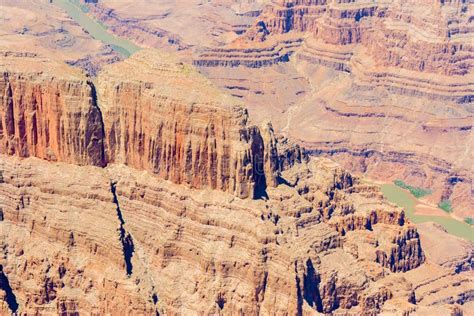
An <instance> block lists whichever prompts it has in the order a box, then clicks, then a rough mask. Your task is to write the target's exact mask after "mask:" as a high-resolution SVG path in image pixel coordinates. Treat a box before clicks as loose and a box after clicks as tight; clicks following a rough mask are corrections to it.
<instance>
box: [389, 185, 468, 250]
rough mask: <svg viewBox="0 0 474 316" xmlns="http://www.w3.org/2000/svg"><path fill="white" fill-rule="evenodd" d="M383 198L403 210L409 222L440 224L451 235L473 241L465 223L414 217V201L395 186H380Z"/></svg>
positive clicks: (436, 217)
mask: <svg viewBox="0 0 474 316" xmlns="http://www.w3.org/2000/svg"><path fill="white" fill-rule="evenodd" d="M381 189H382V192H383V194H384V196H385V197H386V198H387V199H388V200H389V201H390V202H392V203H395V204H397V205H398V206H400V207H402V208H404V209H405V214H406V215H407V216H408V218H409V219H410V221H411V222H413V223H415V224H420V223H424V222H435V223H438V224H440V225H441V226H443V227H444V229H446V231H447V232H448V233H450V234H452V235H455V236H458V237H461V238H464V239H467V240H470V241H474V228H473V227H472V226H470V225H469V224H467V223H464V222H461V221H458V220H455V219H454V218H451V217H442V216H428V215H415V204H416V202H417V201H416V199H415V198H414V197H413V196H412V195H411V194H410V193H409V191H407V190H405V189H402V188H400V187H398V186H396V185H395V184H382V185H381Z"/></svg>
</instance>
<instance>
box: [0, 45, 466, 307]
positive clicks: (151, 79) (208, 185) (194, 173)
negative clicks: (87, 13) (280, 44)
mask: <svg viewBox="0 0 474 316" xmlns="http://www.w3.org/2000/svg"><path fill="white" fill-rule="evenodd" d="M32 60H33V61H32ZM2 61H3V62H4V66H2V67H3V68H4V69H2V71H3V72H4V73H8V76H4V79H3V80H4V84H3V87H4V88H3V89H4V91H3V92H4V93H3V95H5V94H6V97H4V102H3V103H2V111H3V112H2V113H10V112H9V111H10V109H11V108H12V109H14V112H13V115H10V114H5V115H7V116H6V118H5V119H3V115H2V119H3V120H5V122H6V123H7V124H6V125H5V126H11V125H13V126H22V125H21V124H19V123H20V122H22V119H21V118H22V115H21V114H22V113H23V112H21V111H20V112H17V111H16V110H17V109H25V108H27V109H28V111H25V113H27V114H28V115H32V112H33V114H35V115H37V116H35V117H36V118H37V119H36V120H35V121H34V122H41V123H42V124H43V122H50V121H56V122H57V121H59V122H60V123H61V124H65V125H64V126H69V125H68V124H77V127H78V130H77V132H76V133H72V132H68V133H66V132H63V130H64V131H66V130H67V128H62V127H61V126H63V125H61V124H59V125H52V124H51V125H48V126H50V127H49V129H48V131H50V130H51V128H53V127H54V129H52V130H51V134H52V135H53V134H54V135H57V136H58V137H56V138H55V139H59V140H60V142H58V144H61V146H60V147H57V148H56V147H54V146H53V150H57V149H58V148H59V150H58V151H57V154H56V156H55V157H54V159H52V157H51V156H44V155H42V154H41V153H42V152H43V151H44V150H46V148H43V147H41V146H45V144H47V142H34V141H24V142H20V144H22V145H21V146H22V147H18V148H24V150H23V151H18V150H15V151H12V150H10V151H8V150H6V149H8V148H10V147H8V146H9V144H16V143H15V142H13V141H12V140H11V139H13V140H17V139H19V135H23V136H22V137H21V138H20V139H21V140H22V141H23V139H25V138H26V140H29V139H32V138H31V135H34V133H33V132H34V129H33V130H32V129H26V130H25V134H18V133H19V132H17V130H19V129H18V128H14V129H8V128H7V129H6V133H7V132H8V134H5V135H2V136H3V137H4V138H5V137H7V136H8V137H9V138H8V137H7V139H6V140H5V142H4V143H2V144H4V145H2V146H4V147H2V148H5V150H6V151H5V152H3V153H2V154H0V171H1V172H0V174H1V177H0V192H1V193H0V235H1V236H2V237H1V238H0V242H1V245H2V247H1V249H2V257H1V258H0V266H1V269H0V308H1V309H0V311H1V312H2V313H4V314H8V313H19V314H40V315H41V314H76V313H80V314H83V313H92V314H99V315H100V314H107V313H108V314H129V315H143V314H145V315H150V314H157V313H158V314H190V313H204V314H219V313H220V314H237V313H243V314H264V315H267V314H300V315H302V314H304V315H310V314H317V313H320V314H321V313H323V314H328V313H336V314H341V315H350V314H366V315H373V314H378V313H386V314H395V313H403V314H416V313H418V314H423V313H425V314H436V313H439V314H449V313H457V314H458V315H459V314H460V313H462V312H463V310H464V311H466V312H467V309H466V308H468V307H469V304H470V303H469V302H471V301H472V299H473V297H472V292H473V286H472V285H473V276H472V271H469V270H470V269H472V267H471V268H469V265H472V256H469V255H468V256H466V255H464V254H462V253H465V252H469V251H470V252H472V244H467V245H466V244H462V243H460V242H459V241H456V240H454V241H453V242H454V243H456V245H458V244H459V245H458V246H457V247H458V249H464V250H459V253H460V254H461V255H459V256H455V258H454V259H448V261H445V260H443V259H442V258H441V259H440V258H436V256H434V255H433V254H431V251H432V249H433V248H432V247H428V248H427V249H428V250H427V251H424V250H423V247H424V246H423V239H420V235H419V233H418V231H417V229H416V227H415V226H414V225H413V224H411V223H410V222H409V221H408V220H407V219H406V218H405V213H404V211H403V210H402V209H400V208H397V207H396V206H394V205H392V204H390V203H388V202H387V201H385V200H384V199H383V198H382V196H381V194H380V192H379V191H378V189H377V187H375V186H370V185H366V184H363V183H361V181H360V180H359V179H358V178H356V177H354V176H352V175H351V174H350V173H348V172H347V171H345V170H343V169H341V168H340V167H338V165H337V164H335V163H334V162H332V161H330V160H327V159H325V158H313V157H310V156H308V154H307V153H306V151H305V150H304V149H303V148H301V147H300V146H298V145H297V144H294V143H293V142H292V141H291V140H289V139H287V138H282V137H276V136H275V135H274V133H273V129H272V127H271V125H270V124H269V123H267V124H264V125H263V126H261V127H257V126H254V125H252V124H251V123H250V122H249V120H248V117H247V114H246V111H245V108H244V107H242V106H241V105H240V104H239V102H238V101H235V100H234V99H233V98H230V97H227V96H226V95H224V94H223V93H222V92H221V91H220V90H218V89H217V88H215V87H214V86H212V84H210V82H209V81H207V80H206V79H205V78H203V77H202V76H201V75H199V74H198V73H197V72H196V71H195V69H194V68H193V67H192V66H189V65H185V64H182V63H180V62H177V61H176V60H173V59H172V57H170V56H167V55H163V54H158V53H156V52H152V51H143V52H140V53H137V54H136V55H134V56H133V57H132V58H131V59H129V60H127V61H126V62H123V63H122V64H117V65H112V66H109V67H107V68H106V69H105V70H104V72H103V73H102V74H101V75H99V77H98V78H97V80H96V82H95V83H93V82H90V81H89V82H88V81H87V80H86V77H82V79H81V75H80V74H78V73H77V71H73V70H70V69H69V68H67V67H66V66H60V65H59V64H56V63H55V62H52V61H48V60H45V59H43V58H40V57H37V56H31V55H27V56H23V57H21V56H20V55H18V54H12V53H8V54H7V53H5V54H4V55H3V58H2ZM16 63H20V64H23V65H28V64H31V65H35V66H34V67H33V66H31V68H30V67H27V68H25V69H23V70H22V68H21V67H20V68H16V67H14V68H12V69H16V71H13V70H11V71H7V70H8V69H10V67H11V66H9V65H14V64H16ZM55 65H56V66H55ZM35 67H37V68H35ZM31 69H32V70H33V71H31ZM39 69H41V71H40V70H39ZM57 70H59V72H56V71H57ZM35 71H36V72H35ZM45 77H46V78H49V80H46V79H45ZM11 78H13V79H15V80H13V79H11ZM18 78H20V79H21V78H29V79H28V80H24V81H21V80H20V81H18V80H19V79H18ZM58 82H63V83H64V84H58ZM81 83H83V84H81ZM35 85H36V88H35V89H37V90H38V91H40V92H41V91H43V92H44V93H38V94H34V93H33V94H32V91H33V90H34V89H33V87H35ZM9 87H10V88H9ZM13 87H15V88H13ZM52 87H54V89H52ZM68 87H71V88H68ZM49 89H52V90H51V91H52V96H54V97H53V99H52V100H55V101H56V102H51V99H49V98H50V97H51V96H50V95H48V94H47V93H46V92H48V91H49ZM9 91H11V96H10V94H9V93H10V92H9ZM78 91H80V92H81V93H82V94H79V93H78ZM79 96H80V97H79ZM66 97H67V98H66ZM33 100H36V101H33ZM45 100H48V101H47V102H46V101H45ZM37 103H40V104H42V105H43V108H42V109H40V108H39V107H35V108H31V106H32V105H37ZM84 107H85V109H91V108H94V109H97V112H96V111H83V110H84ZM79 110H81V111H79ZM77 111H79V114H78V112H77ZM18 113H19V114H18ZM95 113H98V114H100V120H94V124H89V125H87V124H85V125H84V124H83V122H87V121H89V120H90V119H91V117H95V115H96V114H95ZM66 119H67V120H66ZM12 121H13V122H12ZM28 122H29V121H28ZM25 126H30V125H28V124H26V125H25ZM81 127H84V128H85V130H84V132H82V130H81ZM86 127H87V128H86ZM36 130H41V129H36ZM91 130H92V131H94V133H95V131H96V130H100V131H102V134H94V135H95V137H94V138H95V141H94V142H93V143H94V144H100V145H99V148H102V150H103V153H104V156H103V157H104V158H103V159H104V160H99V161H101V162H103V165H102V164H97V163H94V162H95V160H93V159H92V158H91V157H96V156H95V155H92V156H91V155H89V151H88V150H87V148H89V146H82V145H80V146H78V147H77V151H72V150H71V151H66V153H67V155H66V154H64V151H61V149H62V148H63V145H64V146H66V148H74V149H75V150H76V147H74V146H72V145H70V144H84V141H85V139H86V138H87V137H86V136H85V135H88V133H90V131H91ZM11 131H14V132H15V133H10V132H11ZM30 134H31V135H30ZM38 135H39V133H38ZM101 137H102V138H101ZM86 143H87V142H86ZM70 146H72V147H70ZM15 148H16V147H15ZM94 152H95V151H94ZM99 152H101V151H100V150H99ZM26 156H30V157H29V158H26V159H25V157H26ZM38 158H40V159H38ZM87 159H92V160H87ZM53 160H55V161H53ZM196 165H197V166H196ZM103 166H104V167H103ZM252 198H253V199H252ZM435 234H437V233H435ZM427 244H428V245H429V244H430V241H429V240H428V241H427ZM446 262H453V263H454V265H453V264H451V263H446ZM454 266H455V267H462V268H460V269H458V268H455V267H454ZM124 303H125V304H124Z"/></svg>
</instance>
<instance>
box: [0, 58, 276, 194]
mask: <svg viewBox="0 0 474 316" xmlns="http://www.w3.org/2000/svg"><path fill="white" fill-rule="evenodd" d="M2 56H3V59H2V60H3V64H2V65H1V66H2V68H3V69H4V71H3V73H4V76H3V80H2V86H1V88H2V90H3V91H2V96H3V97H2V99H1V101H2V112H1V116H2V125H1V126H0V127H1V129H0V130H1V132H2V133H1V136H2V138H1V139H2V147H1V152H3V153H7V154H11V155H17V156H20V157H28V156H34V157H38V158H43V159H47V160H51V161H63V162H69V163H76V164H80V165H83V164H90V165H97V166H104V165H106V164H107V163H109V162H115V163H125V164H127V165H130V166H132V167H135V168H137V169H145V170H149V171H151V172H153V173H156V174H159V175H160V176H162V177H163V178H165V179H170V180H172V181H173V182H176V183H186V184H188V185H190V186H192V187H196V188H202V187H210V188H214V189H220V190H222V191H230V192H232V193H235V194H236V195H237V196H239V197H249V196H250V197H254V196H256V195H258V194H262V192H264V191H265V188H266V186H267V185H276V184H277V177H278V169H277V168H278V166H277V165H276V164H273V163H272V162H271V158H272V155H274V154H273V152H274V148H273V147H274V146H275V144H274V141H273V138H274V135H273V131H272V130H271V127H265V128H264V129H263V134H262V132H261V131H260V129H259V128H258V127H256V126H253V125H251V124H248V116H247V112H246V110H245V108H243V107H242V106H241V105H239V104H238V103H236V102H235V100H233V99H232V98H229V97H227V96H225V95H223V94H222V93H221V92H220V91H219V90H217V89H216V88H214V87H212V86H211V85H210V83H209V82H206V79H205V78H204V77H202V76H201V75H199V74H198V73H197V72H196V71H195V70H194V69H193V68H192V66H188V65H183V64H180V63H178V62H177V61H175V60H173V59H172V57H171V56H168V55H163V54H157V53H156V52H147V51H144V52H140V53H137V54H136V55H135V56H134V57H133V58H131V59H129V60H127V61H125V62H123V63H121V64H118V65H112V66H110V67H109V68H108V69H107V70H105V71H104V72H103V74H102V75H101V76H99V78H98V79H97V85H98V87H99V89H98V91H96V88H95V85H94V83H92V82H91V81H87V80H85V78H84V77H81V75H80V72H79V71H73V70H72V69H69V68H67V67H65V66H64V65H62V64H58V63H55V62H53V61H49V60H46V59H43V58H40V57H37V56H35V55H27V56H24V55H23V54H21V53H13V52H5V53H3V55H2ZM170 59H171V60H170ZM166 60H167V61H166ZM17 64H18V65H20V68H16V67H15V66H14V65H17ZM22 68H24V69H22ZM35 69H36V70H35ZM39 69H41V70H39ZM124 73H127V74H129V75H130V77H128V78H129V80H122V81H118V79H117V78H118V76H122V78H123V74H124ZM98 100H99V101H100V102H101V104H100V107H101V108H102V109H99V107H98V106H97V102H98ZM101 111H102V112H103V113H102V112H101ZM264 138H265V143H264ZM264 171H267V173H266V174H265V173H264Z"/></svg>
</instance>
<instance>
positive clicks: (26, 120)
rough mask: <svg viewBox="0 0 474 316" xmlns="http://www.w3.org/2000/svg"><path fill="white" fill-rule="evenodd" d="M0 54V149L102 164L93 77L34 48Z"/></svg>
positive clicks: (21, 155) (70, 161)
mask: <svg viewBox="0 0 474 316" xmlns="http://www.w3.org/2000/svg"><path fill="white" fill-rule="evenodd" d="M0 56H1V61H0V63H1V65H0V67H1V68H2V77H1V79H0V90H1V93H0V102H1V109H0V152H1V153H4V154H9V155H17V156H20V157H29V156H34V157H39V158H42V159H47V160H51V161H64V162H69V163H74V164H79V165H94V166H104V165H105V157H104V147H103V140H104V131H103V126H102V117H101V113H100V109H99V108H98V106H97V104H96V99H95V96H94V87H93V85H92V83H91V82H90V81H87V80H86V79H85V78H84V77H83V76H82V75H81V73H80V71H77V70H74V69H71V68H69V67H65V65H62V64H59V63H55V62H50V61H48V60H45V59H43V58H40V57H37V56H35V55H34V54H32V55H27V56H24V55H23V54H21V53H9V52H2V53H1V55H0ZM23 62H24V63H23ZM49 67H51V68H49ZM46 68H49V69H47V70H48V72H49V73H45V72H44V69H46ZM51 74H61V77H60V78H58V77H55V75H51Z"/></svg>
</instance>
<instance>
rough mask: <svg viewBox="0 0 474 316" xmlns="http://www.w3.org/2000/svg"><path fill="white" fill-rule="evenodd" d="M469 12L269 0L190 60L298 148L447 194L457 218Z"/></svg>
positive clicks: (408, 4)
mask: <svg viewBox="0 0 474 316" xmlns="http://www.w3.org/2000/svg"><path fill="white" fill-rule="evenodd" d="M472 15H473V6H472V5H470V4H469V3H467V2H465V1H412V0H396V1H389V2H387V1H358V0H355V1H324V0H321V1H320V0H317V1H312V0H311V1H306V0H301V1H300V0H296V1H293V0H292V1H286V0H282V1H272V2H271V3H269V4H268V6H267V7H266V8H265V9H264V10H263V11H262V14H261V15H260V16H259V17H258V18H257V19H256V20H255V21H254V25H253V26H252V27H251V28H249V29H248V30H247V31H246V32H245V33H244V34H242V35H240V36H239V37H238V38H236V39H235V40H234V41H233V42H231V43H229V44H228V45H226V46H219V47H216V48H209V49H207V50H205V51H204V52H202V53H201V54H200V55H199V56H197V57H195V61H194V63H195V64H196V65H198V66H200V67H201V69H203V71H206V72H207V73H208V76H209V77H214V78H215V80H214V82H216V83H217V84H219V85H221V86H222V87H223V88H227V89H228V90H229V92H230V93H233V94H235V95H237V96H239V97H241V98H242V99H243V100H244V101H247V103H249V104H252V105H251V106H250V107H249V111H250V113H251V115H252V116H254V117H263V118H266V119H267V118H270V119H271V120H272V121H273V123H274V127H275V130H276V131H277V132H285V133H286V135H287V136H289V137H291V138H293V139H295V140H298V141H299V142H300V144H302V145H304V146H305V147H306V148H307V149H308V150H309V152H311V153H313V154H315V155H323V156H327V157H331V159H335V160H336V161H337V162H339V163H341V164H342V165H343V166H344V167H345V168H348V169H350V170H351V171H352V172H357V173H364V174H367V175H368V176H370V177H372V178H375V179H380V180H387V179H388V180H392V181H393V180H396V179H402V180H404V181H405V182H407V183H410V184H412V185H414V186H419V187H426V188H430V189H431V190H432V191H433V194H432V195H430V196H429V197H428V199H430V202H431V203H433V204H438V203H439V202H440V201H441V200H448V199H449V200H450V201H451V202H452V203H453V205H454V212H455V213H456V215H457V216H459V217H463V218H464V217H467V216H469V214H470V213H472V210H474V200H473V199H472V194H469V190H470V189H469V183H471V182H472V176H470V175H469V173H470V171H469V170H470V165H471V164H472V163H471V160H472V159H471V158H470V157H471V154H470V153H469V152H466V147H465V144H467V143H470V139H471V138H472V130H473V124H472V104H473V101H474V76H473V74H474V72H473V69H474V63H473V60H474V46H473V44H472V38H473V29H472V26H471V24H472ZM275 64H278V65H275ZM236 66H246V67H236ZM224 67H225V68H224ZM246 68H252V69H246ZM254 68H256V69H254ZM259 68H260V69H259ZM267 73H268V74H269V73H271V74H272V75H267ZM273 75H276V76H281V78H285V79H284V80H288V78H291V80H288V81H290V82H291V83H286V82H285V83H284V84H281V83H280V82H281V81H282V80H283V79H281V80H273V78H271V76H273ZM257 77H258V78H259V79H258V80H256V79H255V78H257ZM301 78H303V79H304V80H305V81H306V82H304V81H303V80H302V79H301ZM260 81H262V82H266V83H267V82H268V83H269V84H265V85H263V84H262V85H260V84H259V83H260ZM302 81H303V83H302ZM292 85H294V87H292ZM288 87H292V88H288ZM275 94H276V95H277V97H274V95H275ZM273 99H281V100H285V101H280V104H275V105H274V104H273V103H272V102H269V101H268V100H273ZM355 129H357V132H354V130H355ZM447 144H449V146H447ZM468 151H469V150H468ZM453 179H456V180H454V181H453Z"/></svg>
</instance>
